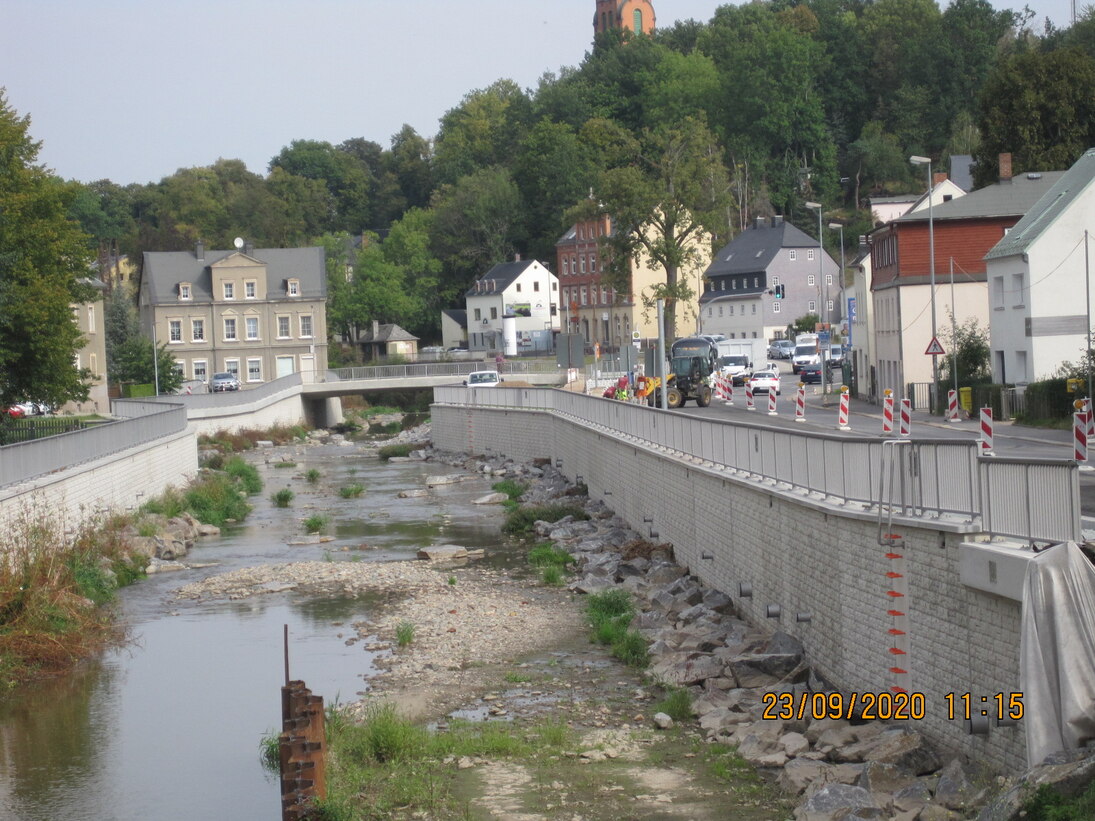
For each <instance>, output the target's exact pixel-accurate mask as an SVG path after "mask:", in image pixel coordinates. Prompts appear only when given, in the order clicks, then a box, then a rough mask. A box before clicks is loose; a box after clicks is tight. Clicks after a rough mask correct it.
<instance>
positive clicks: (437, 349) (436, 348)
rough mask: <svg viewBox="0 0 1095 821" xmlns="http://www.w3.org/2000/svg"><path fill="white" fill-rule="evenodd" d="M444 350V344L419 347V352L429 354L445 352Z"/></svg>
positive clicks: (434, 354)
mask: <svg viewBox="0 0 1095 821" xmlns="http://www.w3.org/2000/svg"><path fill="white" fill-rule="evenodd" d="M444 352H445V347H444V346H443V345H427V346H426V347H425V348H419V349H418V353H419V354H427V355H429V356H437V355H438V354H443V353H444Z"/></svg>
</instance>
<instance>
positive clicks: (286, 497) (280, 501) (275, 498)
mask: <svg viewBox="0 0 1095 821" xmlns="http://www.w3.org/2000/svg"><path fill="white" fill-rule="evenodd" d="M293 495H294V494H293V491H291V490H289V488H287V487H283V488H282V489H281V490H279V491H277V492H275V493H273V494H272V495H271V496H270V501H271V502H273V503H274V506H275V507H289V504H290V502H292V501H293Z"/></svg>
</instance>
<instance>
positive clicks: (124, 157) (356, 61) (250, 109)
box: [0, 0, 1072, 184]
mask: <svg viewBox="0 0 1095 821" xmlns="http://www.w3.org/2000/svg"><path fill="white" fill-rule="evenodd" d="M992 2H993V5H995V6H996V7H997V8H1021V7H1022V5H1023V3H1022V2H1021V0H1015V2H1011V1H1010V0H992ZM0 5H2V7H3V10H2V13H0V87H6V89H7V97H8V103H9V105H11V106H13V107H14V108H15V110H16V111H18V112H19V113H20V114H29V115H30V117H31V135H32V136H33V137H34V138H35V139H37V140H41V141H42V142H43V147H42V151H41V154H40V160H41V161H42V162H44V163H45V164H46V165H47V166H49V167H50V168H52V169H53V170H54V171H56V172H57V173H58V174H60V175H61V176H62V177H65V178H73V179H78V180H82V181H85V182H90V181H93V180H98V179H103V178H109V179H111V180H113V181H114V182H117V183H120V184H126V183H130V182H142V183H143V182H149V181H158V180H160V179H161V178H162V177H165V176H169V175H170V174H173V173H174V172H175V171H176V170H177V169H178V168H185V167H190V166H198V165H209V164H211V163H213V162H215V161H216V160H217V158H219V157H225V158H233V159H241V160H243V161H244V162H245V163H247V167H248V168H249V169H250V170H251V171H254V172H256V173H260V174H261V173H265V172H266V167H267V163H268V162H269V161H270V159H271V157H273V156H274V155H275V154H277V153H278V152H279V151H280V150H281V149H282V147H284V146H286V145H288V144H289V143H290V142H291V141H292V140H296V139H315V140H327V141H330V142H332V143H336V144H337V143H339V142H342V141H343V140H345V139H348V138H351V137H365V138H366V139H370V140H375V141H376V142H378V143H380V144H381V145H382V146H384V147H385V148H386V147H388V145H389V143H390V139H391V136H392V135H393V134H395V133H396V132H397V131H398V130H399V129H400V128H401V126H402V125H403V123H409V124H410V125H412V126H413V127H414V128H415V129H416V130H417V131H418V132H419V133H420V134H422V135H423V136H433V135H434V134H435V133H436V132H437V125H438V120H439V118H440V117H441V116H442V115H443V114H444V113H445V112H446V111H447V110H449V109H450V108H453V107H454V106H456V105H457V104H458V103H459V102H460V100H461V98H462V97H463V96H464V94H466V93H467V92H468V91H471V90H473V89H477V88H483V87H485V86H488V85H490V84H491V83H492V82H494V81H495V80H497V79H499V78H503V77H506V78H510V79H513V80H515V81H516V82H517V83H518V84H519V85H521V86H522V87H524V88H534V87H535V86H536V83H537V80H538V78H539V77H540V75H541V74H543V72H545V71H558V69H559V68H560V67H561V66H575V65H578V64H579V63H580V62H581V60H582V58H583V56H584V55H585V53H586V51H587V50H588V49H589V47H590V44H591V41H592V38H593V27H592V22H593V9H594V6H595V3H594V0H550V2H546V1H545V0H539V2H532V0H469V1H468V2H463V3H461V2H453V1H452V0H263V2H259V0H97V1H96V2H92V0H3V3H2V4H0ZM719 5H723V3H721V2H718V1H717V0H655V2H654V8H655V10H656V11H657V14H658V25H659V26H660V27H666V26H669V25H672V24H673V22H674V21H676V20H679V19H689V18H693V19H696V20H700V21H703V22H706V21H707V20H709V19H710V18H711V15H712V14H713V12H714V10H715V9H716V8H717V7H718V6H719ZM1029 5H1030V7H1031V8H1032V9H1034V10H1035V12H1037V13H1038V14H1039V19H1041V18H1042V17H1044V16H1045V15H1048V16H1049V17H1050V19H1052V20H1053V22H1054V23H1055V24H1057V25H1058V26H1062V27H1063V26H1065V25H1067V23H1068V22H1069V21H1070V20H1071V8H1072V6H1071V0H1029ZM1038 25H1039V27H1040V23H1039V24H1038Z"/></svg>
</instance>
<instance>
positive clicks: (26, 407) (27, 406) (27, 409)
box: [12, 402, 50, 416]
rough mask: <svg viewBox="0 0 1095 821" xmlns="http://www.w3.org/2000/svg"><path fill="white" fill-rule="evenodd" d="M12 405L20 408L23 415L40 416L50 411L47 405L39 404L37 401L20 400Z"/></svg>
mask: <svg viewBox="0 0 1095 821" xmlns="http://www.w3.org/2000/svg"><path fill="white" fill-rule="evenodd" d="M12 407H14V408H18V409H19V410H21V411H22V412H23V415H24V416H42V415H44V414H47V413H49V412H50V411H49V408H48V407H46V406H45V405H39V404H38V403H37V402H20V403H19V404H18V405H12Z"/></svg>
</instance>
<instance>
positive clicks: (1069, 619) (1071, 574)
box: [1019, 542, 1095, 767]
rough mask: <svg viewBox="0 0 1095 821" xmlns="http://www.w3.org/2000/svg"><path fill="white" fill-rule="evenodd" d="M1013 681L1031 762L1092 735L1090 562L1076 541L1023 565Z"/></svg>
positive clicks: (1094, 661) (1094, 600)
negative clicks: (1020, 702)
mask: <svg viewBox="0 0 1095 821" xmlns="http://www.w3.org/2000/svg"><path fill="white" fill-rule="evenodd" d="M1019 686H1020V687H1021V688H1022V691H1023V703H1024V706H1025V708H1026V709H1025V713H1024V715H1023V722H1022V723H1023V726H1024V727H1025V728H1026V734H1027V762H1028V764H1029V765H1030V766H1032V767H1033V766H1035V765H1038V764H1041V763H1042V761H1044V760H1045V757H1046V756H1047V755H1050V754H1051V753H1055V752H1058V751H1060V750H1068V749H1076V748H1078V747H1082V746H1083V745H1084V744H1085V743H1086V742H1087V741H1088V740H1091V739H1095V567H1093V566H1092V564H1091V562H1089V561H1088V560H1087V557H1086V556H1084V554H1083V553H1082V552H1081V551H1080V548H1079V546H1078V545H1077V544H1076V543H1075V542H1066V543H1064V544H1060V545H1056V546H1054V547H1051V548H1049V549H1048V550H1045V551H1043V552H1042V553H1039V554H1038V555H1037V556H1036V558H1034V559H1033V560H1032V561H1031V562H1030V565H1029V566H1028V568H1027V578H1026V584H1025V587H1024V591H1023V610H1022V638H1021V640H1020V644H1019Z"/></svg>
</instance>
